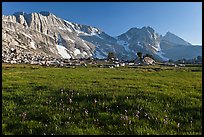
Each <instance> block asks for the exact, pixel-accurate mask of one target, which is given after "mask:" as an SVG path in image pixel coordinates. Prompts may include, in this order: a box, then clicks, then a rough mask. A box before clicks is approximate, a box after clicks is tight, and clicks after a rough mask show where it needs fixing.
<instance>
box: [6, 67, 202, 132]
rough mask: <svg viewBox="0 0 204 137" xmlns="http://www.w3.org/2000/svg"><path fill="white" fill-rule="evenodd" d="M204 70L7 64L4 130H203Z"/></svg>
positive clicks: (191, 68) (190, 68)
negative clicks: (203, 83) (203, 86)
mask: <svg viewBox="0 0 204 137" xmlns="http://www.w3.org/2000/svg"><path fill="white" fill-rule="evenodd" d="M201 70H202V67H200V66H198V67H185V68H173V67H159V66H145V67H136V68H126V67H122V68H113V69H110V68H94V67H76V68H54V67H42V66H35V65H7V64H3V65H2V133H3V134H6V135H7V134H13V135H16V134H38V135H39V134H46V135H47V134H54V135H57V134H60V135H64V134H66V135H68V134H69V135H72V134H74V135H80V134H103V135H106V134H122V135H123V134H134V135H148V134H150V135H151V134H153V135H155V134H156V135H157V134H159V135H166V134H171V135H177V134H182V135H197V134H201V133H202V71H201ZM178 125H179V126H178Z"/></svg>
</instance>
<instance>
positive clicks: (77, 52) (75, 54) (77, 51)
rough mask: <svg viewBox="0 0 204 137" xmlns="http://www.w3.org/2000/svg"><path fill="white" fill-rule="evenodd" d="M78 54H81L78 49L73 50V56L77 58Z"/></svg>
mask: <svg viewBox="0 0 204 137" xmlns="http://www.w3.org/2000/svg"><path fill="white" fill-rule="evenodd" d="M78 54H81V52H80V50H79V49H76V48H75V49H74V56H77V55H78Z"/></svg>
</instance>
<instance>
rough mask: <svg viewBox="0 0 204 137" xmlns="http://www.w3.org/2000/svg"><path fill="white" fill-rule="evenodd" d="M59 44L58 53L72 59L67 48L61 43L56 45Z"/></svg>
mask: <svg viewBox="0 0 204 137" xmlns="http://www.w3.org/2000/svg"><path fill="white" fill-rule="evenodd" d="M56 46H57V50H58V53H59V54H60V55H61V56H62V57H63V58H67V59H70V58H71V56H70V55H69V54H68V53H67V49H66V48H65V47H64V46H61V45H56Z"/></svg>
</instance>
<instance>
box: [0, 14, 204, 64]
mask: <svg viewBox="0 0 204 137" xmlns="http://www.w3.org/2000/svg"><path fill="white" fill-rule="evenodd" d="M189 33H190V32H189ZM10 48H15V49H17V51H18V52H19V53H22V52H29V53H30V54H32V55H38V54H41V55H46V56H48V55H49V56H52V57H56V58H68V59H70V58H89V57H94V58H100V59H102V58H106V57H107V55H108V53H109V52H113V53H114V54H115V55H116V56H117V57H118V58H119V59H123V60H133V59H135V58H136V57H137V52H142V54H143V55H145V54H151V55H153V57H154V58H155V59H158V60H160V61H168V60H169V59H172V60H178V59H183V58H185V59H192V58H195V57H197V56H202V46H201V45H192V44H190V43H189V42H187V41H185V40H183V39H182V38H180V37H179V36H176V35H175V34H173V33H171V32H167V33H166V34H165V35H164V36H162V35H159V34H158V33H157V32H155V30H154V29H153V28H151V27H149V26H145V27H142V28H136V27H135V28H130V29H129V30H128V31H127V32H125V33H123V34H121V35H119V36H116V37H113V36H110V35H108V34H107V33H106V32H104V31H102V30H101V29H99V28H97V27H93V26H89V25H82V24H77V23H73V22H70V21H67V20H64V19H61V18H59V17H57V16H56V15H54V14H52V13H50V12H47V11H42V12H39V13H36V12H33V13H30V14H27V13H25V12H16V13H14V14H13V15H8V16H5V15H2V50H3V51H5V52H6V50H8V49H10Z"/></svg>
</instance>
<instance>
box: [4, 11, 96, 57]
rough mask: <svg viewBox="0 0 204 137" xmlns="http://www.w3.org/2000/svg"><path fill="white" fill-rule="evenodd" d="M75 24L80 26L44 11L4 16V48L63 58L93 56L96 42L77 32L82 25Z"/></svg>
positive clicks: (5, 49)
mask: <svg viewBox="0 0 204 137" xmlns="http://www.w3.org/2000/svg"><path fill="white" fill-rule="evenodd" d="M72 27H77V26H76V24H75V26H74V25H73V24H72V23H70V22H65V21H64V20H62V19H60V18H57V17H56V16H55V15H53V14H51V13H45V12H43V13H31V14H26V13H22V12H20V13H15V14H14V15H12V16H2V42H3V44H2V49H3V51H5V52H6V51H8V48H17V52H19V53H21V52H28V53H30V54H32V55H37V54H42V55H44V56H53V57H64V58H65V57H68V58H88V57H90V56H92V54H93V51H94V49H95V46H94V45H93V44H91V43H89V42H87V41H84V40H83V39H81V38H80V37H78V36H77V35H78V34H79V33H80V29H81V28H80V26H78V28H77V29H75V28H72ZM81 27H83V26H81ZM59 39H60V40H59ZM59 41H61V43H59Z"/></svg>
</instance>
